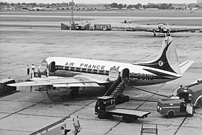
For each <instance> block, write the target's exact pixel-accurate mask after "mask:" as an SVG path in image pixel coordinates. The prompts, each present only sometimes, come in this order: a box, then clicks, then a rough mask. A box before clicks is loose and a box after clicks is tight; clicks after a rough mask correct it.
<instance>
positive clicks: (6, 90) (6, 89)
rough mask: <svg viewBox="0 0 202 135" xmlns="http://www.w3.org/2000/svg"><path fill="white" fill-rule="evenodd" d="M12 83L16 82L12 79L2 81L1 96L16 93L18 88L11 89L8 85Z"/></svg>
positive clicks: (0, 84) (0, 83)
mask: <svg viewBox="0 0 202 135" xmlns="http://www.w3.org/2000/svg"><path fill="white" fill-rule="evenodd" d="M10 83H15V80H14V79H11V78H7V79H3V80H0V96H3V95H5V94H11V93H13V92H15V91H16V87H11V86H8V85H7V84H10Z"/></svg>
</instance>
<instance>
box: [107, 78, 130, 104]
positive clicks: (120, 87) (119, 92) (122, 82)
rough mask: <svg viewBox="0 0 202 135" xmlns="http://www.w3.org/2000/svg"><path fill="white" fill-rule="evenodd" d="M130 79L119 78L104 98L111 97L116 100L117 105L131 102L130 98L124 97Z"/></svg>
mask: <svg viewBox="0 0 202 135" xmlns="http://www.w3.org/2000/svg"><path fill="white" fill-rule="evenodd" d="M128 81H129V77H124V76H122V77H121V76H118V78H117V80H115V81H114V83H113V84H112V85H111V87H110V88H109V89H108V90H107V92H106V93H105V94H104V96H110V97H113V98H114V99H115V102H116V104H120V103H123V102H127V101H129V97H128V96H124V95H123V91H124V90H125V87H126V85H127V84H128Z"/></svg>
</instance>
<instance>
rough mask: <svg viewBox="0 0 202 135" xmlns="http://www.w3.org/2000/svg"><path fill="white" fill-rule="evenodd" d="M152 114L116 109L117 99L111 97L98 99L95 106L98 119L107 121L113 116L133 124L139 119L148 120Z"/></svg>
mask: <svg viewBox="0 0 202 135" xmlns="http://www.w3.org/2000/svg"><path fill="white" fill-rule="evenodd" d="M150 113H151V112H144V111H137V110H127V109H118V108H116V107H115V99H114V98H113V97H111V96H102V97H98V100H97V103H96V105H95V114H96V115H98V118H100V119H105V118H110V117H112V116H113V115H118V116H122V120H123V121H125V122H131V121H134V120H137V119H138V118H146V117H147V116H148V115H149V114H150Z"/></svg>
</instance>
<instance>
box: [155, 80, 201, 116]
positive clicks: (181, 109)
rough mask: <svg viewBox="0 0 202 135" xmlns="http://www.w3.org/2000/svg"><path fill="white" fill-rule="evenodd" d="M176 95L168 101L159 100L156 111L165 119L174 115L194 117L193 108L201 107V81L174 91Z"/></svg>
mask: <svg viewBox="0 0 202 135" xmlns="http://www.w3.org/2000/svg"><path fill="white" fill-rule="evenodd" d="M176 93H177V94H176V95H175V96H172V97H171V98H168V99H160V100H159V101H158V104H157V111H158V112H159V113H160V114H162V115H164V116H167V117H169V118H170V117H174V116H176V115H187V116H193V115H194V108H199V107H201V106H202V80H198V81H196V82H195V83H193V84H190V85H187V86H184V87H183V86H180V87H179V88H178V89H176Z"/></svg>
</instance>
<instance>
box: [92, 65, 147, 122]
mask: <svg viewBox="0 0 202 135" xmlns="http://www.w3.org/2000/svg"><path fill="white" fill-rule="evenodd" d="M128 79H129V70H128V69H123V71H122V77H120V76H119V77H118V79H117V80H116V81H114V83H113V84H112V86H111V87H110V88H109V90H108V91H107V92H106V93H105V94H104V96H102V97H98V100H97V102H96V105H95V115H98V118H100V119H105V118H111V117H112V116H113V115H118V116H122V120H123V121H125V122H131V121H134V120H137V119H138V118H145V117H147V116H148V115H149V114H150V113H151V112H144V111H137V110H129V109H118V108H116V107H115V106H116V104H120V103H123V102H127V101H129V97H128V96H124V95H123V91H124V89H125V85H127V83H128Z"/></svg>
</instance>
